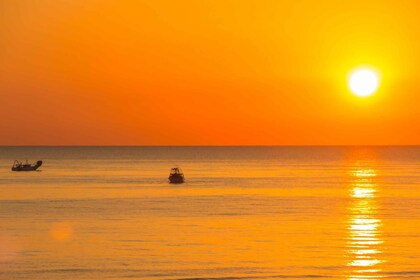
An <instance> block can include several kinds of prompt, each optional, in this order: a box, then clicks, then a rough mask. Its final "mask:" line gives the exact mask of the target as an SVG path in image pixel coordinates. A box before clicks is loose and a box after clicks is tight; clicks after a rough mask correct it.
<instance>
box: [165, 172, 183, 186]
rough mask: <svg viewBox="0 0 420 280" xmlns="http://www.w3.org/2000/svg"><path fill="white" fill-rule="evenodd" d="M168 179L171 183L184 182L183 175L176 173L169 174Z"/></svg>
mask: <svg viewBox="0 0 420 280" xmlns="http://www.w3.org/2000/svg"><path fill="white" fill-rule="evenodd" d="M168 179H169V183H171V184H182V183H184V176H180V175H177V174H175V175H172V176H169V178H168Z"/></svg>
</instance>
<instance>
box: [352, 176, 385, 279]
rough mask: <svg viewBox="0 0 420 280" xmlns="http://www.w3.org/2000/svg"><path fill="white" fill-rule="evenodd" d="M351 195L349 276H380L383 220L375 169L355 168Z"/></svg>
mask: <svg viewBox="0 0 420 280" xmlns="http://www.w3.org/2000/svg"><path fill="white" fill-rule="evenodd" d="M352 176H353V177H354V183H353V187H352V189H351V192H350V195H351V198H352V203H351V206H350V208H349V212H350V218H349V223H348V242H347V248H348V254H349V256H350V260H349V262H348V263H347V266H348V267H349V268H350V269H351V271H350V276H349V279H379V278H382V277H383V276H381V269H380V267H379V265H380V264H381V263H382V262H383V260H382V259H381V257H380V256H381V253H382V251H381V249H380V246H381V244H382V243H383V241H382V240H381V226H382V221H381V220H380V219H379V218H378V217H377V216H378V213H377V212H378V206H377V202H376V192H377V190H376V184H375V180H374V179H375V177H376V172H375V170H374V169H358V170H355V171H354V172H353V173H352Z"/></svg>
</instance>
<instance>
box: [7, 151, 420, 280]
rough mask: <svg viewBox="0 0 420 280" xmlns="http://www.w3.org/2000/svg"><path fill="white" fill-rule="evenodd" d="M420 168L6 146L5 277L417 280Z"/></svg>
mask: <svg viewBox="0 0 420 280" xmlns="http://www.w3.org/2000/svg"><path fill="white" fill-rule="evenodd" d="M15 159H17V160H21V161H22V160H26V159H28V160H29V161H32V162H35V161H36V160H43V161H44V164H43V166H42V167H41V168H40V170H39V171H35V172H12V171H11V170H10V168H11V166H12V163H13V161H14V160H15ZM419 165H420V147H0V219H1V223H0V278H1V279H63V280H64V279H136V278H141V279H209V278H210V279H213V278H214V279H273V278H274V279H275V278H279V279H281V278H296V279H304V278H315V277H320V278H340V279H367V278H368V279H382V278H392V279H400V278H405V279H410V278H411V279H418V278H420V269H419V268H420V258H419V250H420V238H419V230H420V227H419V222H420V172H419ZM175 166H179V167H181V168H182V169H183V171H184V174H185V178H186V183H184V184H181V185H170V184H169V183H168V179H167V178H168V175H169V171H170V168H171V167H175Z"/></svg>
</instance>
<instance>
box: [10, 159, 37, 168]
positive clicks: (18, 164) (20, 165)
mask: <svg viewBox="0 0 420 280" xmlns="http://www.w3.org/2000/svg"><path fill="white" fill-rule="evenodd" d="M41 165H42V160H38V161H37V162H36V163H35V164H31V163H28V161H26V163H22V162H19V161H17V160H15V162H14V163H13V166H12V171H35V170H37V169H38V168H39V167H40V166H41Z"/></svg>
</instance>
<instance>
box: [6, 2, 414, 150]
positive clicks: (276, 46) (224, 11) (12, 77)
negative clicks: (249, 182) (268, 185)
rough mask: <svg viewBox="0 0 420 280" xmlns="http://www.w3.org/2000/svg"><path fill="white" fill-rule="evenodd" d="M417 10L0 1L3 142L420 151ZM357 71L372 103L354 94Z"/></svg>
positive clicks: (353, 5) (358, 5)
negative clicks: (370, 77) (374, 84)
mask: <svg viewBox="0 0 420 280" xmlns="http://www.w3.org/2000/svg"><path fill="white" fill-rule="evenodd" d="M419 11H420V4H418V2H417V1H384V0H381V1H335V0H331V1H296V0H294V1H276V0H273V1H244V0H241V1H239V0H238V1H229V0H227V1H204V0H203V1H155V0H154V1H105V0H101V1H99V0H98V1H96V0H84V1H67V0H66V1H64V0H41V1H31V0H22V1H10V0H0V117H1V122H0V145H346V144H352V145H358V144H366V145H370V144H398V145H404V144H420V126H419V125H418V124H419V123H420V114H419V110H418V108H419V107H420V106H419V101H420V97H419V89H420V86H419V82H418V81H419V78H420V77H419V72H418V70H417V69H419V65H420V56H419V55H420V51H419V50H420V37H419V35H418V34H419V30H420V21H419V20H418V17H419ZM361 66H362V67H363V66H368V67H374V68H375V69H377V70H378V71H379V72H380V74H381V85H380V87H379V90H378V91H377V92H376V93H375V94H374V95H373V96H371V97H368V98H359V97H357V96H354V95H353V94H351V92H350V90H349V89H348V86H347V77H348V74H349V73H350V72H351V71H352V70H353V69H355V68H357V67H361Z"/></svg>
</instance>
